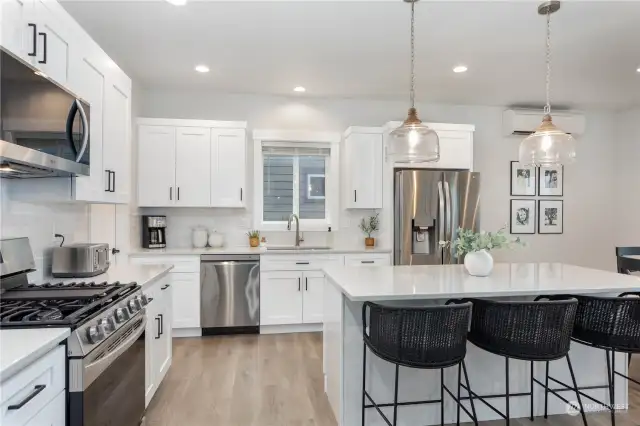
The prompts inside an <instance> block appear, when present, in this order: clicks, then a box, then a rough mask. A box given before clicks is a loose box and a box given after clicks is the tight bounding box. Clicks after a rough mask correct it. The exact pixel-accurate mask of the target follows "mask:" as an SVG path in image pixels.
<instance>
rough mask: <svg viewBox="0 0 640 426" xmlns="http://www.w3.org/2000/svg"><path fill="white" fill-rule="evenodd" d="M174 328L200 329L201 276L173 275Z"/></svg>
mask: <svg viewBox="0 0 640 426" xmlns="http://www.w3.org/2000/svg"><path fill="white" fill-rule="evenodd" d="M170 275H171V284H172V286H173V289H174V290H175V291H173V310H172V314H173V317H172V320H173V321H172V327H173V328H194V327H200V274H184V273H172V274H170Z"/></svg>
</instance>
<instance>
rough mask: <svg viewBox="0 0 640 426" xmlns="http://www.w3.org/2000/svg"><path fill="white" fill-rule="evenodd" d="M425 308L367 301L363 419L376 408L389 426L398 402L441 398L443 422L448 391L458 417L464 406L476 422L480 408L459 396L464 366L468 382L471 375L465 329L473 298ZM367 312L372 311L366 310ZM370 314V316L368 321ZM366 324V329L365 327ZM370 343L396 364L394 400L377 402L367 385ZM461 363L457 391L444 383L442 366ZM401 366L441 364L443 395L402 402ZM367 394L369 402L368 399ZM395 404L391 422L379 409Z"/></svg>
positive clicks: (375, 351) (395, 417) (392, 424)
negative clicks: (445, 397)
mask: <svg viewBox="0 0 640 426" xmlns="http://www.w3.org/2000/svg"><path fill="white" fill-rule="evenodd" d="M449 303H450V302H447V305H449V306H446V305H445V306H434V307H424V308H422V307H421V308H397V307H389V306H382V305H378V304H375V303H371V302H365V303H364V305H363V306H362V326H363V339H364V358H363V366H362V425H363V426H364V424H365V411H366V409H367V408H375V409H376V410H377V411H378V413H379V414H380V416H382V418H383V419H384V421H385V422H386V423H387V424H388V425H389V426H395V425H396V422H397V420H398V406H406V405H418V404H433V403H440V422H441V424H444V405H443V401H444V392H445V391H446V392H447V393H448V394H449V395H450V396H451V398H453V400H454V401H456V403H457V404H458V417H457V422H458V424H460V408H462V409H463V410H464V411H465V413H467V414H468V415H469V417H471V419H472V420H473V421H474V423H475V424H476V425H477V424H478V422H477V420H476V411H475V407H474V406H473V401H471V410H472V412H473V413H470V412H469V411H468V410H467V408H466V407H465V406H464V405H462V403H461V398H460V390H461V381H460V380H461V371H463V372H464V377H465V380H466V383H467V388H468V387H469V377H468V375H467V368H466V366H465V364H464V357H465V355H466V353H467V329H468V326H469V318H470V315H471V303H461V304H451V305H450V304H449ZM367 314H368V315H367ZM367 319H368V321H367ZM367 330H368V333H367ZM367 348H369V350H371V352H372V353H373V354H374V355H376V356H378V357H379V358H382V359H383V360H385V361H388V362H390V363H393V364H395V366H396V371H395V385H394V386H395V387H394V399H393V403H384V404H377V403H376V402H374V401H373V399H372V398H371V395H369V393H368V392H367V390H366V373H367ZM455 365H457V366H458V392H457V396H455V395H454V394H453V393H452V392H451V391H450V390H449V389H448V388H447V387H446V386H445V385H444V369H445V368H447V367H452V366H455ZM400 366H403V367H410V368H418V369H430V370H433V369H440V399H436V400H427V401H409V402H398V385H399V383H398V372H399V369H400ZM367 400H368V401H369V402H370V404H367ZM381 407H393V422H391V421H390V420H389V419H388V418H387V417H386V416H385V415H384V414H383V413H382V410H381V409H380V408H381Z"/></svg>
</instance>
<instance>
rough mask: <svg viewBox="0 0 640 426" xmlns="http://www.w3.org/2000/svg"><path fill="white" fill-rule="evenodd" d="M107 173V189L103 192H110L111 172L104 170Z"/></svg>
mask: <svg viewBox="0 0 640 426" xmlns="http://www.w3.org/2000/svg"><path fill="white" fill-rule="evenodd" d="M105 172H106V173H107V189H105V190H104V192H111V170H105Z"/></svg>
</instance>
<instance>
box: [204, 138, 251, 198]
mask: <svg viewBox="0 0 640 426" xmlns="http://www.w3.org/2000/svg"><path fill="white" fill-rule="evenodd" d="M246 151H247V149H246V137H245V130H244V129H212V130H211V206H213V207H244V206H245V200H246V199H247V193H246V192H247V191H246V167H247V159H246Z"/></svg>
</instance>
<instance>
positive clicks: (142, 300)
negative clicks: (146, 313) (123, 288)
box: [136, 294, 149, 306]
mask: <svg viewBox="0 0 640 426" xmlns="http://www.w3.org/2000/svg"><path fill="white" fill-rule="evenodd" d="M136 300H137V301H139V302H140V306H147V305H148V304H149V299H147V296H146V295H144V294H141V295H140V296H138V297H136Z"/></svg>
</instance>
